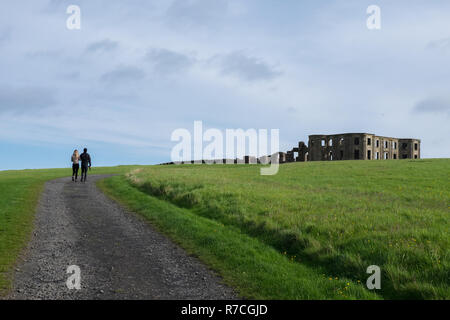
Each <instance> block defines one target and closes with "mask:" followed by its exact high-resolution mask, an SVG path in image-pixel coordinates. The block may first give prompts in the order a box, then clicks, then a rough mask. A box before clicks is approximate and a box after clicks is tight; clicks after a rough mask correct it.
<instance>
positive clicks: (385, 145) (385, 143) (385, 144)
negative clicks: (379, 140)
mask: <svg viewBox="0 0 450 320" xmlns="http://www.w3.org/2000/svg"><path fill="white" fill-rule="evenodd" d="M384 148H385V149H387V148H388V141H386V140H385V141H384Z"/></svg>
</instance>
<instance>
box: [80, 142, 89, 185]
mask: <svg viewBox="0 0 450 320" xmlns="http://www.w3.org/2000/svg"><path fill="white" fill-rule="evenodd" d="M80 160H81V182H83V181H84V182H86V176H87V171H88V168H89V169H91V156H90V155H89V153H87V149H86V148H84V150H83V153H82V154H80Z"/></svg>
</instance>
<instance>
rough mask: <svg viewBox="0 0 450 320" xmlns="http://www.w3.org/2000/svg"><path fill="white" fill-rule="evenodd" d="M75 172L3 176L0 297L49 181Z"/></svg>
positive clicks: (94, 170) (95, 170) (97, 170)
mask: <svg viewBox="0 0 450 320" xmlns="http://www.w3.org/2000/svg"><path fill="white" fill-rule="evenodd" d="M132 168H135V167H129V166H119V167H110V168H92V170H91V172H90V174H106V173H124V172H126V171H129V170H131V169H132ZM71 170H72V169H70V168H69V169H45V170H21V171H1V172H0V195H1V196H0V296H1V295H4V294H5V293H6V292H7V291H8V289H10V287H11V280H12V279H11V270H12V268H13V267H14V264H15V263H16V261H17V258H18V256H19V254H20V252H21V251H22V249H23V248H24V247H25V246H26V244H27V242H28V240H29V239H30V235H31V231H32V229H33V218H34V213H35V209H36V205H37V203H38V200H39V196H40V194H41V191H42V188H43V185H44V183H45V181H47V180H51V179H56V178H59V177H64V176H70V175H71V174H72V172H71Z"/></svg>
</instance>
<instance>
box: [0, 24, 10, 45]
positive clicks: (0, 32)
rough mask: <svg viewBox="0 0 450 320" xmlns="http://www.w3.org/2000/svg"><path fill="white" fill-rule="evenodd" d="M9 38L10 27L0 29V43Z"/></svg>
mask: <svg viewBox="0 0 450 320" xmlns="http://www.w3.org/2000/svg"><path fill="white" fill-rule="evenodd" d="M10 39H11V29H9V28H6V29H0V45H2V44H4V43H6V42H7V41H8V40H10Z"/></svg>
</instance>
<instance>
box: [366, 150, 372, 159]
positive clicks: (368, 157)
mask: <svg viewBox="0 0 450 320" xmlns="http://www.w3.org/2000/svg"><path fill="white" fill-rule="evenodd" d="M371 156H372V153H371V152H370V150H367V159H368V160H371V159H372V158H371Z"/></svg>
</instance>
